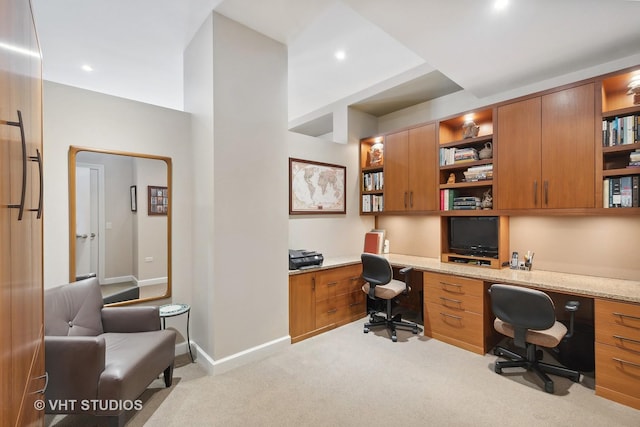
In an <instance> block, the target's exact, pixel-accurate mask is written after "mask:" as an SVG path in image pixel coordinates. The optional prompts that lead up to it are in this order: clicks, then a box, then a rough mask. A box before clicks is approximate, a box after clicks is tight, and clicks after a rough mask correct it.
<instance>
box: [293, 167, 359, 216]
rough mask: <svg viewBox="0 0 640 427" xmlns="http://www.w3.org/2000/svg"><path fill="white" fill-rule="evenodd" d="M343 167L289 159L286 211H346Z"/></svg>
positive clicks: (303, 213)
mask: <svg viewBox="0 0 640 427" xmlns="http://www.w3.org/2000/svg"><path fill="white" fill-rule="evenodd" d="M346 193H347V168H346V166H342V165H334V164H330V163H323V162H316V161H311V160H303V159H295V158H291V157H290V158H289V214H290V215H309V214H346V213H347V199H346Z"/></svg>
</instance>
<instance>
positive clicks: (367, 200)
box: [362, 194, 384, 212]
mask: <svg viewBox="0 0 640 427" xmlns="http://www.w3.org/2000/svg"><path fill="white" fill-rule="evenodd" d="M383 201H384V197H383V196H382V195H379V194H363V195H362V212H382V211H383V210H384V203H383Z"/></svg>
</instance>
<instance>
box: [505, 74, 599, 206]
mask: <svg viewBox="0 0 640 427" xmlns="http://www.w3.org/2000/svg"><path fill="white" fill-rule="evenodd" d="M595 108H596V107H595V85H594V84H593V83H589V84H585V85H582V86H577V87H573V88H569V89H564V90H560V91H557V92H552V93H549V94H546V95H542V96H540V97H534V98H530V99H525V100H522V101H517V102H515V103H511V104H507V105H503V106H500V107H498V113H497V115H498V120H497V122H498V135H499V138H500V144H499V146H498V147H497V165H496V176H497V178H498V182H497V184H496V197H495V203H496V208H497V209H504V210H507V209H537V208H550V209H565V208H593V207H595V194H596V192H595V136H596V130H595V129H596V128H595V126H596V125H595V117H596V116H595Z"/></svg>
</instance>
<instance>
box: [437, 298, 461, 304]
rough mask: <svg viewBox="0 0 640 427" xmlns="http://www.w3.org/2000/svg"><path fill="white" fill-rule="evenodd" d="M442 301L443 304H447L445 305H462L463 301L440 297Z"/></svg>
mask: <svg viewBox="0 0 640 427" xmlns="http://www.w3.org/2000/svg"><path fill="white" fill-rule="evenodd" d="M440 299H441V300H442V302H443V303H445V305H446V303H448V302H452V303H454V304H458V305H462V301H460V300H459V299H453V298H445V297H440Z"/></svg>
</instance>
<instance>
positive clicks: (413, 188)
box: [384, 123, 438, 212]
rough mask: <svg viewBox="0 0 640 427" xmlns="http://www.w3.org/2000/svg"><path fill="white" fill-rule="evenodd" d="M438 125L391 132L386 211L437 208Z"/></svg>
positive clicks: (387, 141) (387, 144)
mask: <svg viewBox="0 0 640 427" xmlns="http://www.w3.org/2000/svg"><path fill="white" fill-rule="evenodd" d="M436 154H437V152H436V126H435V124H433V123H432V124H427V125H424V126H420V127H416V128H412V129H409V130H405V131H401V132H397V133H393V134H389V135H387V136H386V137H385V140H384V204H385V207H384V211H385V212H405V211H429V210H436V209H437V208H438V205H437V194H438V193H437V188H438V170H437V168H436V165H437V164H438V163H437V160H436Z"/></svg>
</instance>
